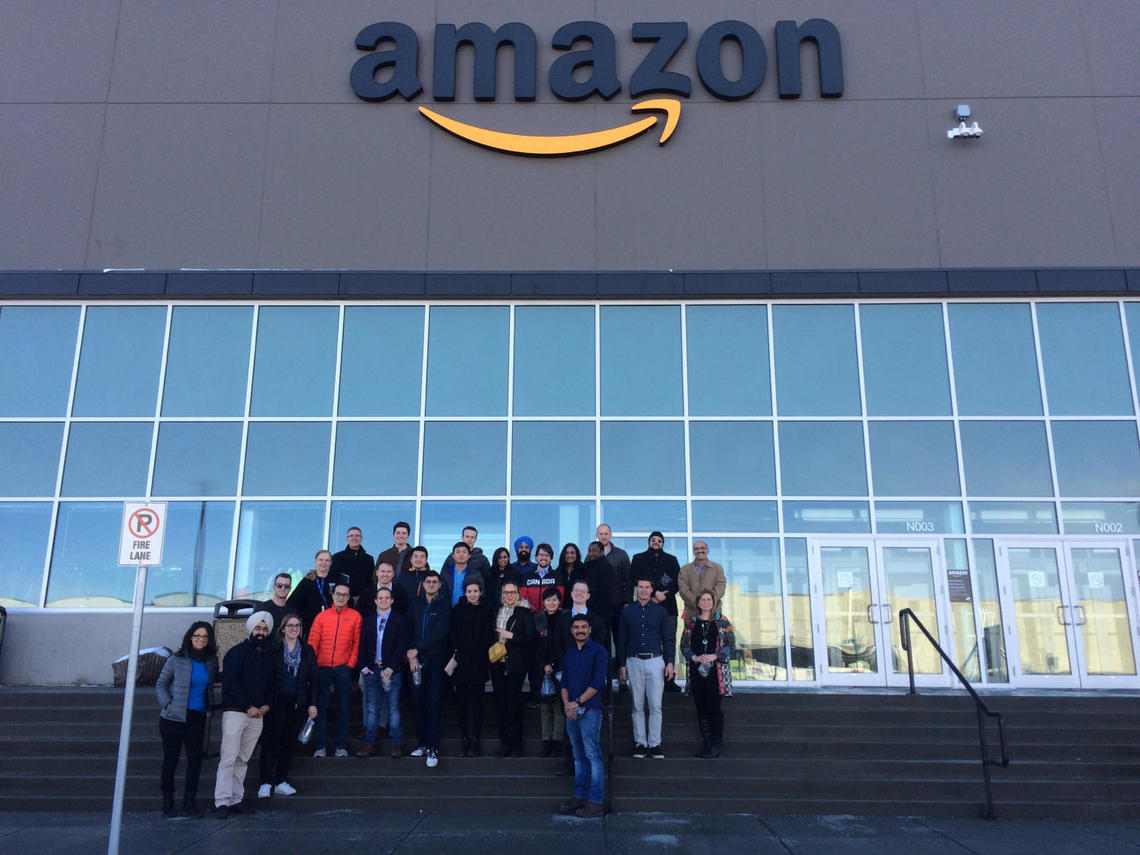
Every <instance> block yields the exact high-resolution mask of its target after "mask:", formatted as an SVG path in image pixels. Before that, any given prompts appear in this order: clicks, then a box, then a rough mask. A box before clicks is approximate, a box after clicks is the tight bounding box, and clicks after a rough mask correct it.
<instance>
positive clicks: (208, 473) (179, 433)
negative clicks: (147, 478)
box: [151, 422, 241, 496]
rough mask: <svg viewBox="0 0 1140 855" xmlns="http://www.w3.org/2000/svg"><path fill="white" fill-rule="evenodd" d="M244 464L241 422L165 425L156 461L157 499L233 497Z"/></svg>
mask: <svg viewBox="0 0 1140 855" xmlns="http://www.w3.org/2000/svg"><path fill="white" fill-rule="evenodd" d="M240 462H241V424H240V423H239V422H163V423H162V425H161V427H159V429H158V452H157V453H156V454H155V460H154V483H153V485H152V486H151V493H152V494H153V495H155V496H232V495H234V493H236V492H237V476H238V464H239V463H240Z"/></svg>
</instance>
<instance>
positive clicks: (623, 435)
mask: <svg viewBox="0 0 1140 855" xmlns="http://www.w3.org/2000/svg"><path fill="white" fill-rule="evenodd" d="M684 460H685V432H684V428H683V427H682V426H681V423H680V422H603V423H602V492H603V493H605V494H607V495H611V496H613V495H617V496H621V495H628V496H670V495H676V496H681V495H684V493H685V464H684Z"/></svg>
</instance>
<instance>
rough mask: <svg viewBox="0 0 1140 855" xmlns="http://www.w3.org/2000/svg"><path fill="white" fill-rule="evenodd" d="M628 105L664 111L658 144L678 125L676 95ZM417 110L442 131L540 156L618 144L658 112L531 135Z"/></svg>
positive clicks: (650, 124) (644, 126)
mask: <svg viewBox="0 0 1140 855" xmlns="http://www.w3.org/2000/svg"><path fill="white" fill-rule="evenodd" d="M629 109H630V110H631V111H634V112H641V111H645V110H660V111H663V112H664V113H665V123H664V127H663V128H662V130H661V137H660V139H658V141H657V144H658V145H665V141H666V140H668V139H669V137H670V136H672V134H673V131H674V130H675V129H676V127H677V121H678V120H679V119H680V118H681V102H680V101H678V100H677V99H675V98H651V99H649V100H647V101H638V102H637V103H636V104H634V105H632V106H631V107H630V108H629ZM420 112H421V113H422V114H423V115H424V117H425V118H426V119H428V120H430V121H432V122H434V123H435V124H437V125H439V126H440V127H441V128H443V129H444V130H445V131H450V132H451V133H453V134H455V135H456V136H457V137H459V138H461V139H465V140H467V141H468V142H473V143H475V144H476V145H481V146H484V147H486V148H493V149H495V150H496V151H505V152H508V153H510V154H531V155H538V156H540V157H554V156H557V155H563V154H584V153H585V152H588V151H597V150H598V149H600V148H606V147H607V146H611V145H617V144H618V143H623V142H625V141H626V140H629V139H633V138H634V137H636V136H637V135H639V134H642V133H644V132H645V131H647V130H649V129H650V128H651V127H653V126H654V125H655V124H657V122H658V120H659V117H657V116H646V117H645V118H644V119H638V120H636V121H634V122H630V123H629V124H626V125H619V126H618V127H616V128H606V129H604V130H600V131H591V132H589V133H585V134H566V135H562V136H532V135H530V134H511V133H506V132H504V131H492V130H489V129H487V128H480V127H477V126H475V125H468V124H465V123H464V122H457V121H456V120H455V119H449V118H448V117H447V116H444V115H441V114H439V113H436V112H435V111H434V110H429V109H428V108H427V107H420Z"/></svg>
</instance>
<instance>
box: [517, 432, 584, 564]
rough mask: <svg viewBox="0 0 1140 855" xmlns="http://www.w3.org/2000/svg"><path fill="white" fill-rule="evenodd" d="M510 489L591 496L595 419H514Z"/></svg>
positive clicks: (520, 492) (524, 492) (522, 492)
mask: <svg viewBox="0 0 1140 855" xmlns="http://www.w3.org/2000/svg"><path fill="white" fill-rule="evenodd" d="M511 492H512V493H513V494H514V495H516V496H548V495H556V496H578V495H590V496H592V495H593V494H594V423H593V422H515V432H514V438H513V441H512V444H511ZM555 557H557V556H555Z"/></svg>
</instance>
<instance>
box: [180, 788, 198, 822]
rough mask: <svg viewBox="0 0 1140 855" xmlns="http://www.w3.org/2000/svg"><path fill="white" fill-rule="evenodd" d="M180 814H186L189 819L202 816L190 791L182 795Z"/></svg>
mask: <svg viewBox="0 0 1140 855" xmlns="http://www.w3.org/2000/svg"><path fill="white" fill-rule="evenodd" d="M182 815H183V816H188V817H190V818H191V819H201V818H202V810H201V808H199V807H198V803H197V801H195V796H194V795H193V794H191V793H187V794H186V795H185V796H183V797H182Z"/></svg>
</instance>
